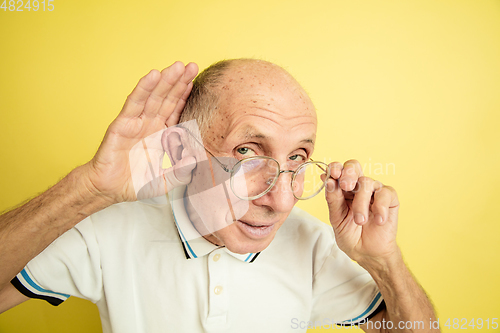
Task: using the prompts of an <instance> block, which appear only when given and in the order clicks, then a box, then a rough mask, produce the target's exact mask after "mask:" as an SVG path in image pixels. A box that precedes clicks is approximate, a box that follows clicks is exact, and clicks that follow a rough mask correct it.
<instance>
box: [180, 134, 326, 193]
mask: <svg viewBox="0 0 500 333" xmlns="http://www.w3.org/2000/svg"><path fill="white" fill-rule="evenodd" d="M186 131H187V132H188V133H189V134H190V135H191V136H192V137H193V138H194V139H195V140H196V142H198V143H199V144H200V145H201V146H202V147H203V148H204V149H205V150H206V152H207V153H208V154H210V155H211V156H212V157H213V158H214V160H215V161H216V162H217V163H218V164H219V165H220V166H221V168H222V169H223V170H224V171H225V172H228V173H229V174H230V184H231V190H232V191H233V193H234V195H235V196H236V197H238V198H240V199H242V200H255V199H258V198H260V197H262V196H264V195H266V194H267V193H269V192H270V191H271V190H272V189H273V187H274V185H276V183H277V182H278V177H279V176H280V175H281V174H282V173H292V178H291V182H290V186H291V190H292V193H293V196H294V197H295V198H296V199H298V200H307V199H310V198H312V197H314V196H315V195H316V194H318V193H319V192H321V190H322V189H323V188H324V187H325V184H326V181H327V180H328V178H330V167H329V166H328V165H327V164H326V163H323V162H319V161H313V160H312V159H311V160H310V161H307V162H305V163H302V161H294V160H291V161H290V163H289V167H291V169H290V170H281V167H280V164H279V162H278V161H276V160H275V159H274V158H272V157H268V156H252V157H248V158H244V159H242V160H239V161H238V162H237V163H236V164H235V165H234V166H233V167H230V166H229V165H228V164H225V163H222V162H221V161H220V160H219V158H217V157H215V155H214V154H212V153H211V152H210V151H209V150H208V149H207V148H205V146H204V145H203V144H202V143H201V142H200V141H199V140H198V139H197V138H196V137H195V136H194V135H193V134H192V133H190V131H189V130H187V129H186ZM322 175H325V176H326V177H324V180H323V179H322V177H321V176H322Z"/></svg>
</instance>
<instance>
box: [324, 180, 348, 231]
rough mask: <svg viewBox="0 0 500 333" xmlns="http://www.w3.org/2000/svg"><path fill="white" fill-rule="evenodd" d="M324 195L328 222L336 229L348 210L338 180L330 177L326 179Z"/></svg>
mask: <svg viewBox="0 0 500 333" xmlns="http://www.w3.org/2000/svg"><path fill="white" fill-rule="evenodd" d="M325 197H326V202H327V203H328V211H329V215H330V223H331V224H332V226H333V227H334V228H335V229H337V228H339V226H340V224H341V223H342V221H343V220H344V218H345V216H346V215H347V212H348V211H349V208H348V206H347V203H346V201H345V198H344V194H343V192H342V189H341V188H340V186H339V184H338V181H336V180H335V179H332V178H329V179H328V181H327V182H326V186H325Z"/></svg>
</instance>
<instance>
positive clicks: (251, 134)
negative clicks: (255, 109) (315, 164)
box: [244, 125, 314, 145]
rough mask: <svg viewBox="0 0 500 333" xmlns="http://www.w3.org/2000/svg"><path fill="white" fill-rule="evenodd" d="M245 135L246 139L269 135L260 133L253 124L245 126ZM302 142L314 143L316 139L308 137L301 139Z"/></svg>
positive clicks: (264, 137) (261, 137)
mask: <svg viewBox="0 0 500 333" xmlns="http://www.w3.org/2000/svg"><path fill="white" fill-rule="evenodd" d="M244 131H245V132H244V136H245V139H255V138H257V139H268V138H269V137H268V136H267V135H265V134H262V133H260V132H259V131H258V130H257V129H256V128H255V127H253V126H250V125H248V126H246V127H245V128H244ZM300 142H301V143H310V144H312V145H314V140H313V139H312V138H307V139H303V140H300Z"/></svg>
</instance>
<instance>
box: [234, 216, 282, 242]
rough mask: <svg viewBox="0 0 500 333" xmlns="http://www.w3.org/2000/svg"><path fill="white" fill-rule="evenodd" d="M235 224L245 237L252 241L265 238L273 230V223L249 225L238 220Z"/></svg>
mask: <svg viewBox="0 0 500 333" xmlns="http://www.w3.org/2000/svg"><path fill="white" fill-rule="evenodd" d="M236 224H237V225H238V227H239V228H240V230H241V231H242V232H243V233H244V234H245V235H246V236H247V237H249V238H253V239H258V238H265V237H267V236H268V235H269V234H270V233H271V231H272V230H273V229H274V223H273V224H257V223H249V222H243V221H240V220H238V221H237V223H236Z"/></svg>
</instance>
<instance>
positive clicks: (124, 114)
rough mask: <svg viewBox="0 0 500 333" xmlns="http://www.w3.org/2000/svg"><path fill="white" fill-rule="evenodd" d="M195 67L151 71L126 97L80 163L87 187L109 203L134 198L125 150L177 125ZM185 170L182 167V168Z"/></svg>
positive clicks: (181, 65)
mask: <svg viewBox="0 0 500 333" xmlns="http://www.w3.org/2000/svg"><path fill="white" fill-rule="evenodd" d="M197 73H198V66H197V65H196V64H195V63H189V64H187V65H186V66H185V67H184V65H183V63H181V62H175V63H174V64H172V65H171V66H170V67H168V68H165V69H164V70H163V71H162V72H161V73H160V72H159V71H157V70H152V71H151V72H149V74H147V75H146V76H144V77H143V78H142V79H141V80H140V81H139V83H138V84H137V86H136V87H135V89H134V90H133V91H132V93H131V94H130V95H129V96H128V98H127V100H126V101H125V105H124V106H123V109H122V111H121V112H120V114H119V115H118V117H117V118H116V119H115V120H114V121H113V122H112V123H111V125H110V126H109V127H108V130H107V131H106V135H105V136H104V139H103V142H102V143H101V145H100V147H99V150H98V151H97V153H96V155H95V156H94V158H93V159H92V160H91V161H90V162H89V163H87V164H85V165H84V166H83V168H84V170H85V172H84V175H85V178H86V183H87V189H88V190H89V191H90V192H91V193H92V194H94V195H97V196H100V197H102V198H104V199H106V201H109V203H110V204H113V203H118V202H123V201H134V200H137V196H136V190H134V186H133V183H132V178H131V171H130V162H129V153H130V150H131V149H132V148H133V147H134V145H136V144H137V143H138V142H140V141H141V140H143V139H145V138H146V137H148V136H149V135H151V134H153V133H157V132H158V131H161V130H162V129H165V128H167V127H170V126H173V125H177V123H178V122H179V118H180V114H181V112H182V110H183V108H184V105H185V103H186V99H187V97H188V96H189V93H190V92H191V88H192V85H193V83H192V80H193V79H194V78H195V77H196V75H197ZM184 170H186V168H184Z"/></svg>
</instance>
